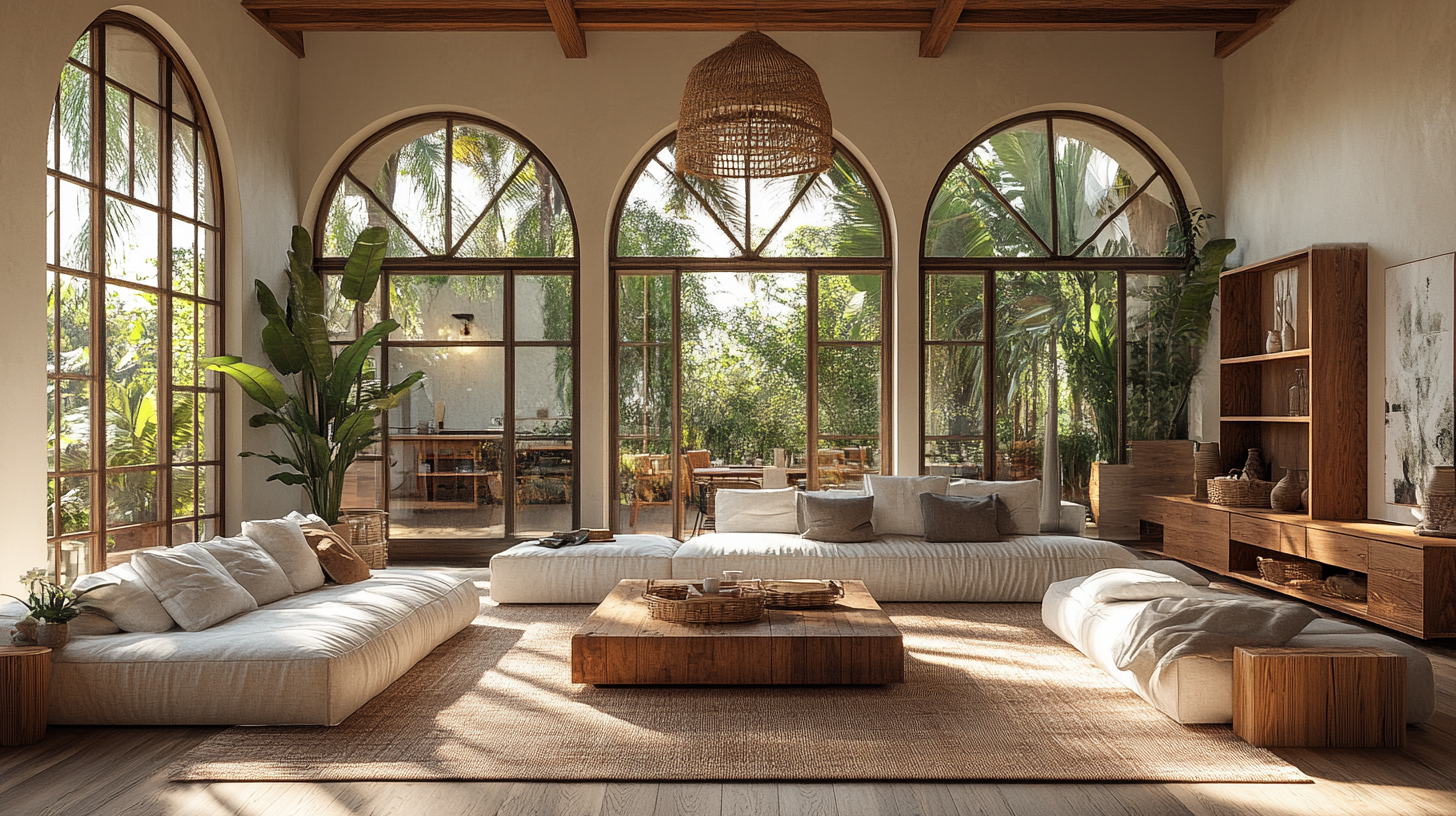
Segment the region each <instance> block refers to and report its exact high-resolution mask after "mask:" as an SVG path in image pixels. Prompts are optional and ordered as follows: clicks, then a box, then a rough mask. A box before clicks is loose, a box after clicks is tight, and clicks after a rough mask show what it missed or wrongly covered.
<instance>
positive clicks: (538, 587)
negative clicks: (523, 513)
mask: <svg viewBox="0 0 1456 816" xmlns="http://www.w3.org/2000/svg"><path fill="white" fill-rule="evenodd" d="M758 535H762V533H760V534H758ZM678 546H679V545H678V542H677V541H676V540H674V539H671V538H668V537H666V536H657V535H621V534H618V535H617V537H616V540H615V541H605V542H599V543H588V544H580V545H577V546H575V547H561V548H559V549H555V550H553V549H550V548H548V547H538V546H536V544H535V542H531V541H523V542H521V543H520V544H517V545H516V546H514V547H512V548H510V549H509V550H506V551H505V552H502V553H497V554H496V555H494V556H493V557H491V559H490V597H491V599H492V600H494V601H496V602H497V603H593V604H594V603H601V602H602V600H603V599H605V598H606V597H607V595H608V594H609V593H611V591H612V590H613V589H615V588H616V586H617V584H618V583H619V582H620V581H622V580H624V579H626V578H671V577H672V556H673V553H675V552H677V549H678Z"/></svg>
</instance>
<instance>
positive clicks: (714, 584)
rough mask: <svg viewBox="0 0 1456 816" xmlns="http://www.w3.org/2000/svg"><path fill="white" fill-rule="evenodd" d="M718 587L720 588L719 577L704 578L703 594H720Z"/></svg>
mask: <svg viewBox="0 0 1456 816" xmlns="http://www.w3.org/2000/svg"><path fill="white" fill-rule="evenodd" d="M718 588H719V584H718V579H717V578H704V579H703V594H704V595H717V594H718Z"/></svg>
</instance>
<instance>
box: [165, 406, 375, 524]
mask: <svg viewBox="0 0 1456 816" xmlns="http://www.w3.org/2000/svg"><path fill="white" fill-rule="evenodd" d="M193 401H194V402H196V403H197V419H196V420H194V421H195V422H196V423H197V426H196V428H195V429H194V434H195V436H196V437H197V459H198V461H202V462H207V461H215V460H216V459H217V458H218V456H219V455H220V454H221V452H222V448H221V447H220V446H219V445H218V442H217V431H218V427H219V426H218V421H217V409H218V401H219V397H218V396H217V395H214V394H209V393H206V392H203V393H200V394H196V395H194V396H193ZM350 506H353V505H350Z"/></svg>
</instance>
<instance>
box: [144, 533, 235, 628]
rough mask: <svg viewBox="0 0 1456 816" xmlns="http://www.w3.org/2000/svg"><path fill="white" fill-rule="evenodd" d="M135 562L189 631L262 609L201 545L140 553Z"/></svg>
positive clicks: (180, 623)
mask: <svg viewBox="0 0 1456 816" xmlns="http://www.w3.org/2000/svg"><path fill="white" fill-rule="evenodd" d="M132 565H133V566H135V567H136V571H137V572H138V573H140V574H141V576H142V579H143V580H145V581H146V582H147V586H150V587H155V589H154V590H153V591H154V592H156V593H157V600H159V601H161V602H162V607H163V608H165V609H166V610H167V613H168V614H170V615H171V616H172V618H173V620H175V621H177V623H178V625H180V626H181V627H182V628H183V629H186V630H187V631H189V632H200V631H202V630H203V629H207V628H209V627H211V626H215V625H217V624H219V623H222V622H223V621H225V620H227V619H228V618H231V617H235V616H237V615H241V614H243V613H244V612H251V611H253V610H254V609H257V608H258V602H257V601H255V600H253V596H252V595H249V594H248V591H247V590H246V589H243V586H242V584H239V583H238V582H237V581H234V580H233V578H232V576H231V575H228V571H227V570H226V569H224V568H223V566H222V564H220V563H218V560H217V559H216V558H213V557H212V555H211V554H210V553H208V551H207V550H205V549H203V548H202V545H201V544H183V545H182V546H180V547H173V548H172V549H170V550H162V551H159V552H156V551H153V552H143V553H137V554H136V556H135V557H134V558H133V559H132Z"/></svg>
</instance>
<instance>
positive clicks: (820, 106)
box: [677, 31, 834, 178]
mask: <svg viewBox="0 0 1456 816" xmlns="http://www.w3.org/2000/svg"><path fill="white" fill-rule="evenodd" d="M832 131H833V126H832V124H831V122H830V119H829V104H828V103H827V102H825V101H824V91H823V89H822V88H820V87H819V75H818V74H816V73H814V69H813V68H810V67H809V65H808V63H806V62H804V61H803V60H801V59H799V58H798V57H796V56H794V55H793V54H790V53H789V52H788V51H785V50H784V49H783V47H782V46H780V45H779V44H778V43H776V42H774V41H773V40H772V39H770V38H769V37H768V36H766V35H764V34H761V33H759V32H757V31H750V32H748V33H747V34H744V35H743V36H741V37H739V38H738V39H736V40H734V41H733V42H731V43H729V44H728V46H727V47H726V48H724V49H722V50H721V51H717V52H715V53H713V54H710V55H708V57H707V58H706V59H704V60H703V61H702V62H700V63H698V64H697V65H694V66H693V70H692V71H689V72H688V83H687V87H686V88H685V89H683V99H682V109H681V110H680V111H679V113H678V131H677V169H678V172H680V173H691V174H692V175H695V176H706V177H709V178H776V177H778V176H797V175H802V174H804V173H820V172H823V171H825V170H828V169H829V165H830V164H831V163H833V161H834V138H833V135H832Z"/></svg>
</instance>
